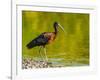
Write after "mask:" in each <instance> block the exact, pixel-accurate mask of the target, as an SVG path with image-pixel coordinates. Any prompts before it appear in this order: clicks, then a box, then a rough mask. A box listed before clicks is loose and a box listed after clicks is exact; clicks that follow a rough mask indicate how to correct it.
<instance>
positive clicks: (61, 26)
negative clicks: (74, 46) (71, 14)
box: [58, 24, 66, 33]
mask: <svg viewBox="0 0 100 80" xmlns="http://www.w3.org/2000/svg"><path fill="white" fill-rule="evenodd" d="M58 25H59V27H60V28H61V29H62V30H63V31H64V33H66V31H65V29H64V28H63V27H62V26H61V25H60V24H58Z"/></svg>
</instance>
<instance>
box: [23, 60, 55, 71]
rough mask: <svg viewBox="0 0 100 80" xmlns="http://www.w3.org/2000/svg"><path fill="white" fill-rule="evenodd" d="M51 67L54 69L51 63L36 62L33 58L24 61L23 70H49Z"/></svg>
mask: <svg viewBox="0 0 100 80" xmlns="http://www.w3.org/2000/svg"><path fill="white" fill-rule="evenodd" d="M49 67H54V66H53V65H52V63H51V62H46V61H36V60H33V59H31V58H27V59H23V60H22V69H33V68H49Z"/></svg>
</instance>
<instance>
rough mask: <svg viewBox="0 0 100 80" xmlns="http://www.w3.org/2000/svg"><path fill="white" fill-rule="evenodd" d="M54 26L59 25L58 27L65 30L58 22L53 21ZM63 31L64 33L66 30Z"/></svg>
mask: <svg viewBox="0 0 100 80" xmlns="http://www.w3.org/2000/svg"><path fill="white" fill-rule="evenodd" d="M54 27H55V28H58V27H60V28H61V29H62V30H63V31H64V32H65V29H64V28H63V27H62V26H61V25H60V24H59V23H58V22H54ZM65 33H66V32H65Z"/></svg>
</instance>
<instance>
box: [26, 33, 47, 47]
mask: <svg viewBox="0 0 100 80" xmlns="http://www.w3.org/2000/svg"><path fill="white" fill-rule="evenodd" d="M47 43H48V38H47V37H45V36H44V33H42V34H41V35H39V36H38V37H37V38H35V39H33V40H32V41H31V42H30V43H29V44H27V47H28V48H33V47H35V46H40V45H45V44H47Z"/></svg>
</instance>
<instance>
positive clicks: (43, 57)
mask: <svg viewBox="0 0 100 80" xmlns="http://www.w3.org/2000/svg"><path fill="white" fill-rule="evenodd" d="M41 48H42V46H40V48H39V54H40V55H41V57H42V59H43V61H44V57H43V55H42V54H41Z"/></svg>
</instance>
